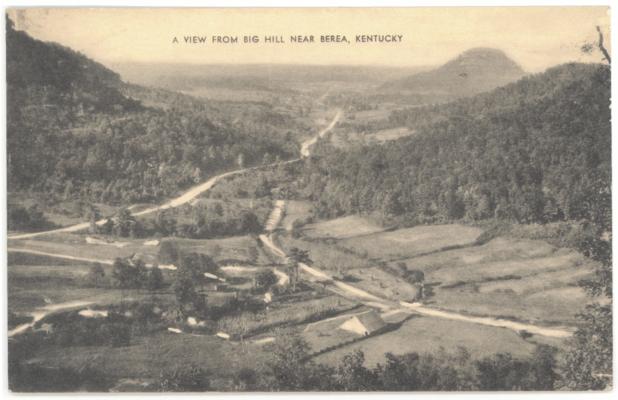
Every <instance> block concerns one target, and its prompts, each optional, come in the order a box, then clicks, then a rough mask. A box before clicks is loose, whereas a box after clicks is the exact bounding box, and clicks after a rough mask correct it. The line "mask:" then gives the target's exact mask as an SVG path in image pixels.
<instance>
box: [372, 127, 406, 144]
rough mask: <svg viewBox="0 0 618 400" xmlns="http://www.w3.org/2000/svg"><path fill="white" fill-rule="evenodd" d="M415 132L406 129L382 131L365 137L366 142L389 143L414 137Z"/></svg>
mask: <svg viewBox="0 0 618 400" xmlns="http://www.w3.org/2000/svg"><path fill="white" fill-rule="evenodd" d="M413 134H414V131H413V130H410V129H408V128H406V127H400V128H391V129H381V130H379V131H376V132H372V133H370V134H368V135H366V136H365V139H366V140H369V141H376V142H380V143H382V142H387V141H389V140H396V139H399V138H402V137H406V136H410V135H413Z"/></svg>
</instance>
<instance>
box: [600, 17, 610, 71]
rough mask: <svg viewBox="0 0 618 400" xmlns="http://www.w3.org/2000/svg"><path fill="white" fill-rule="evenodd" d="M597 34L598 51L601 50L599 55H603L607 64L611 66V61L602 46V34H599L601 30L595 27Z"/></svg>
mask: <svg viewBox="0 0 618 400" xmlns="http://www.w3.org/2000/svg"><path fill="white" fill-rule="evenodd" d="M597 32H599V50H601V53H603V56H604V57H605V59H606V60H607V63H608V64H611V63H612V59H611V57H610V56H609V53H608V52H607V49H605V46H603V33H602V32H601V28H600V27H599V25H597Z"/></svg>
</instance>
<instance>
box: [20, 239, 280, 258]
mask: <svg viewBox="0 0 618 400" xmlns="http://www.w3.org/2000/svg"><path fill="white" fill-rule="evenodd" d="M97 237H103V236H102V235H97ZM109 239H110V240H111V241H112V243H111V244H90V243H87V242H86V235H78V234H70V233H61V234H53V235H46V236H42V237H40V238H36V239H24V240H12V241H11V243H10V247H13V248H26V249H30V250H36V251H41V252H47V253H53V254H61V255H69V256H73V257H84V258H89V259H101V260H114V259H115V258H116V257H129V256H132V255H134V254H137V255H139V257H140V258H141V259H143V260H144V261H145V262H146V263H153V262H156V261H157V255H158V251H159V246H148V245H145V244H144V243H145V242H149V241H151V240H152V239H131V238H112V237H109ZM173 240H174V241H176V242H177V243H178V245H179V247H180V249H181V250H182V251H185V252H197V253H203V254H208V255H210V256H211V257H213V258H214V259H215V260H216V261H219V262H225V263H229V262H235V263H241V264H247V263H249V264H269V263H270V262H271V261H270V258H268V256H267V255H266V254H264V252H263V251H262V250H260V247H259V246H258V244H257V242H256V240H255V239H254V238H252V237H250V236H232V237H227V238H222V239H183V238H173ZM251 248H255V250H249V249H251ZM256 255H257V256H256Z"/></svg>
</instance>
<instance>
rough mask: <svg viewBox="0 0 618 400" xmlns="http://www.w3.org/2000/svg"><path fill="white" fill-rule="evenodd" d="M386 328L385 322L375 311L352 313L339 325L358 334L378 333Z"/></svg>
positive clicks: (340, 327)
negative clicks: (350, 316)
mask: <svg viewBox="0 0 618 400" xmlns="http://www.w3.org/2000/svg"><path fill="white" fill-rule="evenodd" d="M385 328H386V322H384V320H383V319H382V318H381V317H380V316H379V315H378V313H376V312H375V311H368V312H366V313H362V314H357V315H354V316H353V317H352V318H350V319H348V320H347V321H345V322H344V323H343V324H341V325H340V326H339V329H343V330H346V331H349V332H353V333H356V334H357V335H360V336H369V335H373V334H374V333H379V332H381V331H383V330H384V329H385Z"/></svg>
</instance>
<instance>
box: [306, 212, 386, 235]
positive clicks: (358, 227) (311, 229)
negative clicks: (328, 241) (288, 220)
mask: <svg viewBox="0 0 618 400" xmlns="http://www.w3.org/2000/svg"><path fill="white" fill-rule="evenodd" d="M383 230H384V228H383V227H381V226H379V225H377V224H375V223H372V222H370V221H368V220H367V219H365V218H362V217H358V216H354V215H352V216H348V217H343V218H337V219H331V220H328V221H320V222H318V223H315V224H310V225H307V226H306V227H305V228H304V229H303V235H305V236H307V237H310V238H335V239H345V238H351V237H355V236H362V235H368V234H371V233H376V232H381V231H383Z"/></svg>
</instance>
